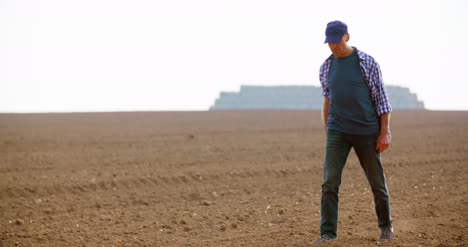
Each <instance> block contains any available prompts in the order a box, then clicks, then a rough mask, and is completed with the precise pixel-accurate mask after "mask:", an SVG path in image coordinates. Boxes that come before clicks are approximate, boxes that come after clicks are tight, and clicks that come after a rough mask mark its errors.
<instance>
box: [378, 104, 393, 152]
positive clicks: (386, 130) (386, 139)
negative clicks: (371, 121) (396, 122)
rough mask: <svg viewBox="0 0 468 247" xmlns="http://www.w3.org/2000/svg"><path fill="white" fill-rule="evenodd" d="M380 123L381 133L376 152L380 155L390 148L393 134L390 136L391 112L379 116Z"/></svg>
mask: <svg viewBox="0 0 468 247" xmlns="http://www.w3.org/2000/svg"><path fill="white" fill-rule="evenodd" d="M379 120H380V121H379V122H380V133H379V137H378V138H377V146H376V148H375V149H376V150H377V151H378V152H379V153H382V152H383V151H385V150H387V149H388V147H389V146H390V141H391V134H390V112H387V113H384V114H382V115H380V116H379Z"/></svg>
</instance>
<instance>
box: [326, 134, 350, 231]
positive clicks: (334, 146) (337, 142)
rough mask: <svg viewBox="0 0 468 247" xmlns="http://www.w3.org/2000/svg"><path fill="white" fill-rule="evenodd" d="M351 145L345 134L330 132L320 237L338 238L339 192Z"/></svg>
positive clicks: (327, 145)
mask: <svg viewBox="0 0 468 247" xmlns="http://www.w3.org/2000/svg"><path fill="white" fill-rule="evenodd" d="M350 150H351V145H350V144H349V143H348V142H347V138H346V135H345V134H342V133H339V132H334V131H329V132H328V134H327V144H326V150H325V151H326V152H325V164H324V174H323V184H322V200H321V221H320V235H321V236H322V235H324V234H327V235H330V236H332V237H336V231H337V225H338V191H339V187H340V184H341V174H342V172H343V168H344V165H345V163H346V159H347V158H348V154H349V151H350Z"/></svg>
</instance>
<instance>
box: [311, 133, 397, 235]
mask: <svg viewBox="0 0 468 247" xmlns="http://www.w3.org/2000/svg"><path fill="white" fill-rule="evenodd" d="M376 143H377V135H348V134H343V133H340V132H336V131H328V134H327V145H326V153H325V165H324V166H325V169H324V175H323V184H322V201H321V221H320V234H321V235H322V234H329V235H332V236H334V237H336V230H337V225H338V192H339V187H340V184H341V174H342V172H343V168H344V166H345V163H346V159H347V158H348V155H349V152H350V150H351V148H354V150H355V152H356V154H357V157H358V158H359V162H360V163H361V167H362V168H363V169H364V173H365V174H366V177H367V180H368V181H369V184H370V187H371V189H372V193H373V194H374V203H375V211H376V213H377V218H378V226H379V227H380V228H385V227H389V226H391V224H392V222H391V216H390V202H389V195H388V191H387V186H386V184H385V176H384V171H383V168H382V163H381V161H380V154H379V153H378V152H377V151H376V149H375V147H376Z"/></svg>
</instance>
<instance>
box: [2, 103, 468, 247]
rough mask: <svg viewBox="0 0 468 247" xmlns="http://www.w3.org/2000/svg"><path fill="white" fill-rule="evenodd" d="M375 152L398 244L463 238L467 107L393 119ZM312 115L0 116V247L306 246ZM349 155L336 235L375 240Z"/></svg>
mask: <svg viewBox="0 0 468 247" xmlns="http://www.w3.org/2000/svg"><path fill="white" fill-rule="evenodd" d="M391 126H392V133H393V142H392V146H391V148H390V150H389V151H387V152H385V153H384V154H383V163H384V169H385V172H386V177H387V184H388V188H389V191H390V195H391V201H390V203H391V207H392V215H393V220H394V228H395V235H396V238H397V239H396V240H395V241H393V242H392V243H390V244H389V245H390V246H465V243H466V242H468V240H467V235H468V230H467V222H468V217H467V216H468V196H467V191H468V161H467V160H468V112H431V111H401V112H394V113H393V115H392V124H391ZM324 143H325V133H324V131H323V129H322V127H321V122H320V113H319V112H317V111H221V112H147V113H145V112H140V113H75V114H17V115H15V114H0V246H2V247H3V246H215V247H218V246H249V247H250V246H265V247H267V246H268V247H272V246H301V247H302V246H310V245H311V243H312V242H313V241H314V240H316V239H317V238H318V237H319V221H320V212H319V209H320V194H321V192H320V189H321V187H320V186H321V182H322V181H321V180H322V171H323V158H324ZM378 234H379V231H378V228H377V221H376V217H375V213H374V206H373V199H372V195H371V192H370V188H369V186H368V184H367V181H366V179H365V176H364V172H363V171H362V169H361V167H360V165H359V163H358V162H357V158H356V156H355V154H354V153H353V152H352V153H351V155H350V158H349V159H348V163H347V165H346V167H345V170H344V174H343V183H342V186H341V188H340V214H339V226H338V241H337V242H335V243H334V244H333V246H375V245H376V241H377V237H378Z"/></svg>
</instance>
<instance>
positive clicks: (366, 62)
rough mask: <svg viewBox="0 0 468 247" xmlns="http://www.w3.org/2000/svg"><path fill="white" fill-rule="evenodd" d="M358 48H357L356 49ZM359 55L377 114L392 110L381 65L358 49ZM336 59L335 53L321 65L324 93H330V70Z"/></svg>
mask: <svg viewBox="0 0 468 247" xmlns="http://www.w3.org/2000/svg"><path fill="white" fill-rule="evenodd" d="M356 50H357V49H356ZM357 53H358V56H359V60H360V62H359V65H360V67H361V71H362V75H363V77H364V80H365V82H366V84H367V86H368V87H369V90H370V92H371V97H372V101H373V102H374V105H375V109H376V110H377V114H378V115H379V116H380V115H382V114H385V113H388V112H391V111H392V106H391V105H390V101H389V99H388V95H387V90H386V89H385V87H384V84H383V80H382V72H381V71H380V66H379V64H378V63H377V61H375V59H374V58H373V57H371V56H369V55H368V54H366V53H364V52H362V51H359V50H357ZM333 59H334V56H333V54H332V55H330V56H329V57H328V58H327V60H325V62H324V63H323V64H322V66H320V83H321V84H322V89H323V92H322V95H323V96H327V97H328V95H329V89H328V72H330V67H331V63H332V61H333Z"/></svg>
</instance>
